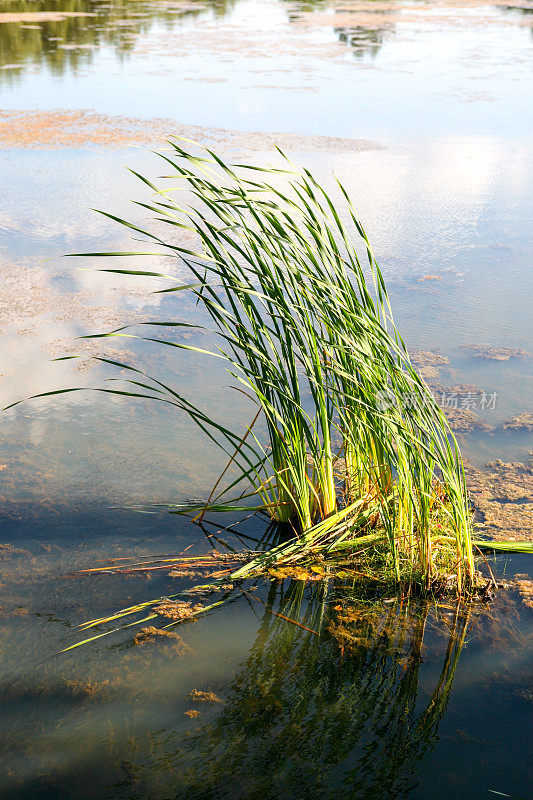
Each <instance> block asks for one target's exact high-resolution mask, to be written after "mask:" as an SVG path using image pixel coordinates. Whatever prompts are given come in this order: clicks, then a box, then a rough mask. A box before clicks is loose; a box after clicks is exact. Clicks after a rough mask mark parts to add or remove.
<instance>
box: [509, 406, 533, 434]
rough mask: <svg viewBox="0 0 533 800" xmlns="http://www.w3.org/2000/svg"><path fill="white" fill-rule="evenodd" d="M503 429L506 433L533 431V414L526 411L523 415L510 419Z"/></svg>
mask: <svg viewBox="0 0 533 800" xmlns="http://www.w3.org/2000/svg"><path fill="white" fill-rule="evenodd" d="M502 427H503V428H504V430H506V431H533V414H530V413H529V411H524V413H523V414H519V415H518V416H517V417H511V419H508V420H507V422H504V423H503V426H502Z"/></svg>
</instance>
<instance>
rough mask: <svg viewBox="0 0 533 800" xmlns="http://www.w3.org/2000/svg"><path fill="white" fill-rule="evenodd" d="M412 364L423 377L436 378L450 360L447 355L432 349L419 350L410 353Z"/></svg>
mask: <svg viewBox="0 0 533 800" xmlns="http://www.w3.org/2000/svg"><path fill="white" fill-rule="evenodd" d="M409 355H410V358H411V364H412V365H413V366H414V367H415V369H416V371H417V372H418V374H419V375H421V377H422V378H426V379H428V378H436V377H437V376H438V374H439V371H440V370H441V369H442V368H443V367H445V366H447V365H449V363H450V360H449V358H447V357H446V356H441V355H440V354H439V353H434V352H433V351H432V350H418V351H417V352H414V353H410V354H409Z"/></svg>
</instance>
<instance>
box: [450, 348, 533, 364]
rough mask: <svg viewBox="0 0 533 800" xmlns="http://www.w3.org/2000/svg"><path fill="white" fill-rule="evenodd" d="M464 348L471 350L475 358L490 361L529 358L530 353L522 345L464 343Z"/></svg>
mask: <svg viewBox="0 0 533 800" xmlns="http://www.w3.org/2000/svg"><path fill="white" fill-rule="evenodd" d="M463 350H469V351H470V352H471V353H472V355H473V357H474V358H484V359H487V360H488V361H509V359H510V358H527V357H528V356H529V353H527V352H526V350H523V349H522V348H521V347H493V346H492V345H490V344H464V345H463Z"/></svg>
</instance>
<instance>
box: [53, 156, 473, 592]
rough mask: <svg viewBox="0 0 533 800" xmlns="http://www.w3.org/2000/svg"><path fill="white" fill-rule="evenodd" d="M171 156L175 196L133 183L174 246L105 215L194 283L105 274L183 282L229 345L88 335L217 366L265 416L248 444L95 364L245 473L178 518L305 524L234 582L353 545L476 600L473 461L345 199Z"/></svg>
mask: <svg viewBox="0 0 533 800" xmlns="http://www.w3.org/2000/svg"><path fill="white" fill-rule="evenodd" d="M169 145H170V151H169V152H165V153H160V154H159V155H160V157H161V158H162V159H163V161H164V162H165V164H166V165H167V166H168V167H170V168H171V170H172V175H171V177H172V178H173V179H174V180H175V181H176V182H177V184H176V185H173V186H172V187H171V188H159V187H157V186H156V185H154V184H153V183H152V182H150V181H149V180H147V179H146V178H144V177H142V176H140V175H138V176H137V177H139V178H140V179H141V180H142V181H143V182H144V184H145V185H146V186H148V187H149V189H150V190H151V191H152V192H153V193H154V194H153V196H152V198H151V201H150V202H141V203H139V205H140V206H142V207H143V208H144V209H146V210H148V211H149V212H150V213H151V214H152V215H153V216H154V220H156V221H157V226H158V227H157V230H160V226H161V224H163V225H164V226H166V229H167V230H168V236H167V235H164V236H163V235H160V234H159V233H156V232H155V231H154V230H150V229H148V228H141V227H139V226H136V225H133V224H132V223H130V222H128V221H127V220H124V219H121V218H119V217H116V216H114V215H112V214H109V213H106V214H105V216H107V217H109V218H110V219H112V220H115V221H116V222H118V223H120V224H121V225H124V226H126V227H128V228H129V229H130V230H132V231H133V232H134V233H135V234H137V235H139V234H140V235H141V236H142V237H143V239H144V240H145V241H146V242H150V243H152V244H155V245H157V247H158V250H157V253H158V254H162V255H165V256H169V255H170V256H173V257H174V258H175V259H177V261H178V262H179V264H180V266H181V267H186V268H187V269H188V271H189V273H190V275H191V282H190V283H184V282H180V283H176V282H175V279H171V278H170V276H168V275H164V274H161V273H157V272H153V271H145V270H133V269H129V268H113V269H111V268H105V269H104V270H103V271H104V272H113V273H121V274H126V275H136V276H139V277H143V276H151V277H154V276H155V277H159V278H161V279H164V280H165V281H167V282H169V281H172V280H174V282H173V283H172V282H171V283H170V285H168V286H166V287H165V288H163V289H161V292H162V293H173V292H181V291H187V292H190V293H191V294H192V295H193V296H194V298H195V299H196V301H197V303H198V304H200V305H201V306H203V308H204V309H205V311H206V312H207V314H208V315H209V317H210V319H211V323H212V328H210V329H209V331H210V333H211V334H213V335H214V336H215V340H216V344H215V346H214V347H213V348H212V349H204V348H201V347H199V346H195V345H192V344H186V343H182V342H179V341H176V339H175V337H172V338H171V337H166V338H165V337H164V335H159V336H156V335H155V334H154V335H149V336H145V335H142V334H141V333H138V334H134V333H132V332H131V330H127V328H128V327H129V326H127V327H126V328H119V329H117V330H114V331H111V332H108V333H105V334H96V335H95V336H94V337H92V338H104V337H123V336H126V337H132V336H133V337H135V336H138V337H139V338H142V339H144V340H147V341H152V342H160V343H162V344H164V345H167V346H171V347H174V348H177V349H184V350H190V351H193V352H196V353H198V354H200V355H202V357H203V356H210V357H215V358H217V359H221V360H222V361H223V363H224V364H225V366H226V369H227V371H228V372H229V374H230V375H231V376H232V377H233V378H234V380H235V381H236V382H237V384H238V386H239V387H240V389H241V390H242V391H243V392H244V393H245V394H246V395H247V396H248V397H249V398H250V399H251V400H252V402H253V403H254V404H255V408H256V411H255V416H254V419H253V420H252V421H251V423H250V425H249V426H248V427H247V428H246V430H245V431H244V433H243V432H242V431H238V432H237V431H232V430H230V429H229V428H227V427H226V426H225V425H224V424H222V423H221V422H218V421H216V420H214V419H213V418H211V417H210V416H209V415H207V414H206V413H204V412H203V411H202V410H201V409H199V408H198V407H196V406H195V405H193V404H192V403H191V402H190V401H188V400H187V399H186V398H185V397H184V396H183V395H182V394H180V393H178V392H177V391H176V390H175V389H174V388H172V387H171V386H169V385H167V384H165V383H162V382H161V381H159V380H156V379H154V378H151V377H150V376H149V375H147V374H146V373H144V372H142V371H140V370H138V369H136V368H134V367H131V366H127V365H124V364H122V363H120V362H116V361H113V360H111V359H106V358H103V357H101V358H99V359H98V360H100V361H102V362H105V363H107V364H110V365H114V366H119V367H121V368H122V369H125V370H126V372H127V376H128V377H126V378H125V379H124V380H123V384H122V386H120V387H118V386H117V388H114V387H112V388H103V389H100V390H99V391H105V392H109V393H112V394H119V395H126V396H133V397H143V398H151V399H153V400H157V401H159V402H164V403H167V404H170V405H172V406H174V407H176V408H178V409H180V410H182V411H185V412H186V413H187V414H188V415H189V416H190V418H191V419H192V420H193V421H194V422H195V423H196V424H197V425H199V426H200V428H201V429H202V430H203V431H204V432H205V434H206V435H207V436H208V437H210V438H211V439H212V441H214V442H216V444H217V445H218V446H219V447H221V448H222V449H223V450H224V451H225V453H226V454H227V457H228V459H229V462H228V467H229V466H231V467H232V470H237V477H236V478H234V479H232V480H230V481H229V483H228V482H227V481H226V483H224V479H225V476H226V471H227V470H225V471H224V473H223V476H221V480H220V481H219V482H217V485H216V487H215V488H214V490H213V491H212V493H211V496H210V497H209V500H208V502H206V503H205V504H204V505H199V506H197V507H196V508H194V507H190V506H189V507H180V506H174V507H171V508H170V509H169V510H171V511H174V512H176V513H181V512H186V511H189V512H194V513H195V514H196V515H197V516H198V517H202V516H203V515H204V514H205V513H206V512H207V511H209V510H225V509H237V508H242V507H247V508H250V507H251V508H254V509H257V510H259V509H261V510H263V511H265V512H266V513H268V515H269V516H270V518H271V519H272V520H273V521H275V522H278V523H283V524H286V525H289V526H291V528H292V530H293V535H294V538H293V539H291V541H290V542H288V543H285V544H282V545H280V546H279V547H277V548H273V549H272V550H270V551H269V552H268V553H266V554H262V555H260V556H257V557H256V558H254V559H253V560H251V561H250V563H249V564H248V565H246V566H244V567H241V568H240V569H239V570H237V571H236V572H235V573H234V575H233V576H232V579H233V578H234V579H239V578H243V577H245V576H247V575H251V574H254V573H257V571H261V570H262V569H265V568H266V567H267V565H270V564H272V562H273V560H277V561H279V562H280V563H291V564H292V563H295V562H297V561H298V560H303V561H309V559H313V558H315V559H316V558H317V557H318V556H320V557H321V558H325V557H327V558H330V559H333V562H334V561H335V558H336V557H337V556H336V555H335V554H338V552H339V551H340V550H342V551H343V553H344V554H345V553H346V549H347V547H349V549H350V550H351V551H352V552H357V550H358V549H360V548H361V547H363V546H364V547H370V546H372V547H373V546H378V545H379V548H380V553H382V554H383V553H385V561H386V565H387V569H389V568H390V569H391V570H392V573H393V575H394V576H395V580H396V581H397V582H400V581H401V582H406V583H410V582H417V583H421V584H422V585H423V586H424V587H426V588H428V587H429V586H431V585H432V584H433V583H434V582H435V581H436V580H439V579H440V578H441V577H442V574H441V573H442V572H443V570H444V569H445V571H446V572H447V574H449V573H452V574H453V575H454V576H455V582H456V585H457V587H458V589H459V591H463V590H464V589H467V588H468V587H469V586H470V585H471V584H472V581H473V576H474V557H473V550H472V539H471V532H472V518H471V512H470V509H469V503H468V497H467V491H466V484H465V475H464V468H463V464H462V461H461V456H460V453H459V449H458V446H457V443H456V440H455V438H454V436H453V434H452V432H451V430H450V428H449V426H448V423H447V421H446V419H445V417H444V415H443V414H442V412H441V410H440V409H439V407H438V406H437V404H436V402H435V401H434V399H433V397H432V395H431V393H430V392H429V390H428V388H427V387H426V385H425V384H424V382H423V381H422V380H421V378H420V377H419V376H418V375H417V373H416V372H415V370H414V369H413V367H412V366H411V363H410V360H409V355H408V353H407V350H406V347H405V345H404V342H403V340H402V338H401V336H400V334H399V332H398V330H397V328H396V326H395V324H394V321H393V316H392V312H391V308H390V304H389V300H388V296H387V291H386V287H385V283H384V280H383V276H382V274H381V272H380V270H379V267H378V265H377V263H376V260H375V257H374V254H373V252H372V248H371V246H370V243H369V241H368V237H367V235H366V233H365V231H364V229H363V227H362V225H361V223H360V221H359V220H358V218H357V215H356V213H355V210H354V207H353V205H352V203H351V201H350V199H349V196H348V194H347V192H346V190H345V189H344V187H343V186H342V185H341V184H340V183H338V187H337V188H338V193H339V194H340V198H341V204H337V203H335V202H334V200H333V199H332V197H331V196H330V195H329V194H327V193H326V191H325V190H324V188H323V187H322V186H321V185H320V184H319V183H318V182H317V181H316V180H315V178H314V177H313V176H312V175H311V173H310V172H309V171H308V170H306V169H299V168H296V167H295V166H294V165H293V164H292V163H291V162H290V161H289V160H288V159H287V158H286V157H283V158H284V160H283V162H282V166H281V167H257V166H252V165H230V164H227V163H225V162H224V161H222V159H220V158H219V157H218V156H217V155H216V154H214V153H212V152H211V151H209V150H204V151H202V152H201V153H200V154H198V153H196V154H195V153H192V152H190V151H189V150H186V149H185V148H184V146H183V145H182V144H181V141H170V142H169ZM281 155H283V154H281ZM135 174H136V173H135ZM182 198H185V200H182ZM341 206H342V212H341V210H340V209H341ZM101 213H104V212H101ZM183 234H186V239H187V244H184V243H183V239H184V238H185V237H184V236H183ZM354 237H355V238H354ZM191 239H192V241H193V244H190V243H189V242H190V241H191ZM79 255H84V256H88V255H90V256H104V257H110V256H122V257H124V256H126V257H127V256H133V255H154V254H153V253H151V252H147V251H142V252H135V251H134V252H111V253H110V252H107V253H85V254H79ZM142 325H144V326H147V327H149V328H150V327H153V328H154V330H156V331H157V330H158V331H161V330H165V328H166V329H172V328H177V329H181V328H185V329H188V328H201V327H202V326H200V325H198V324H196V323H192V322H185V321H178V320H173V321H167V322H164V321H157V322H150V321H148V322H145V323H142ZM206 330H207V329H206ZM63 391H69V390H63ZM51 394H53V393H51ZM258 419H261V420H262V422H263V423H264V427H265V429H266V438H263V437H262V436H261V435H260V434H259V433H258V426H257V425H256V422H257V421H258ZM228 474H229V473H228ZM443 554H445V557H443Z"/></svg>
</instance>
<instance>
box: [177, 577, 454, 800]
mask: <svg viewBox="0 0 533 800" xmlns="http://www.w3.org/2000/svg"><path fill="white" fill-rule="evenodd" d="M277 592H278V589H277V588H275V586H274V585H273V586H272V588H271V590H270V594H269V599H268V604H269V606H270V607H272V606H274V604H275V603H276V600H277V599H279V609H278V610H279V612H280V613H283V614H284V615H286V616H289V617H293V618H294V619H298V620H299V621H300V623H301V624H302V625H304V626H305V627H308V628H314V629H315V630H319V629H322V630H323V631H324V636H320V637H319V636H317V635H316V634H315V633H312V632H310V631H307V630H303V629H302V628H301V627H297V626H293V625H290V624H287V623H286V622H285V621H283V620H280V619H279V618H278V617H275V616H272V615H271V613H270V612H269V611H267V612H266V613H265V615H264V617H263V620H262V623H261V626H260V629H259V632H258V636H257V639H256V642H255V644H254V646H253V648H252V651H251V654H250V657H249V658H248V660H247V662H246V664H245V665H244V667H243V669H242V670H241V671H240V672H239V674H238V675H237V676H236V677H235V679H234V680H233V682H232V684H231V688H230V693H229V696H227V698H226V699H227V704H226V706H225V708H224V710H223V711H222V713H221V714H220V715H219V716H218V718H217V719H216V720H215V721H214V722H213V723H211V724H209V725H206V726H204V727H203V728H202V729H201V730H200V732H199V733H198V734H197V735H194V736H192V737H191V738H190V740H188V742H186V743H185V749H184V750H183V752H182V753H181V754H180V755H179V756H178V763H177V764H173V765H172V769H174V768H177V769H179V772H180V775H181V779H182V780H184V781H185V785H184V786H183V790H184V791H185V792H186V795H187V797H191V798H201V797H202V798H203V797H205V798H207V797H209V798H213V797H226V796H231V797H246V798H255V797H258V798H259V797H261V798H270V797H278V796H279V793H280V792H281V790H283V795H284V796H285V797H287V796H289V797H290V796H294V797H336V796H338V794H337V793H338V791H339V790H341V793H342V795H341V796H342V797H354V798H355V797H357V798H363V797H364V798H369V797H372V798H385V797H391V798H400V797H405V796H407V795H408V794H409V792H410V791H411V790H412V788H413V784H412V781H413V778H412V775H413V774H414V771H413V767H414V766H415V764H416V763H417V762H418V761H419V760H420V758H421V757H422V756H423V755H424V753H425V752H426V751H427V749H428V748H429V747H431V746H432V744H433V743H434V741H435V738H436V733H437V727H438V724H439V721H440V719H441V717H442V714H443V713H444V710H445V708H446V704H447V702H448V698H449V695H450V690H451V687H452V681H453V677H454V672H455V668H456V665H457V661H458V659H459V655H460V653H461V648H462V645H463V643H464V640H465V635H466V627H467V619H468V617H467V615H464V614H463V613H461V610H460V609H459V607H457V608H456V613H455V618H454V620H453V624H452V626H451V630H450V634H449V641H448V645H447V649H446V652H445V656H444V660H443V663H442V668H441V672H440V675H439V678H438V680H437V683H436V685H435V687H434V689H433V692H432V694H431V697H430V699H429V701H428V702H427V703H426V705H425V707H424V708H422V710H418V709H417V697H418V693H419V678H420V666H421V661H422V659H421V650H422V644H423V639H424V631H425V627H426V620H427V618H428V613H429V606H427V605H418V606H417V608H416V609H414V608H413V607H411V606H410V605H409V604H403V605H402V604H400V603H398V604H393V605H392V606H391V607H390V608H389V609H388V610H387V611H385V612H384V611H383V607H382V606H381V607H380V608H376V607H374V606H372V605H370V606H369V605H368V604H364V605H356V606H353V605H347V606H344V605H339V606H337V609H338V613H337V614H336V616H334V617H333V619H332V621H331V622H330V624H329V626H328V627H327V628H326V627H325V625H326V614H325V599H326V597H325V593H324V590H323V587H322V586H317V587H316V589H315V591H314V594H313V596H312V599H311V602H310V603H309V604H308V605H306V606H305V609H304V610H303V611H302V606H303V592H304V588H303V584H302V583H301V582H292V584H291V586H290V588H289V590H288V591H287V592H286V593H285V594H284V593H283V588H282V586H281V588H280V589H279V592H280V594H279V598H277V597H276V594H277ZM413 612H415V613H413ZM300 613H301V616H300ZM341 631H342V632H341ZM346 633H348V636H346ZM343 638H346V640H347V644H346V643H344V644H345V646H343V647H342V648H341V650H339V643H341V642H342V640H343ZM183 776H184V777H183Z"/></svg>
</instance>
